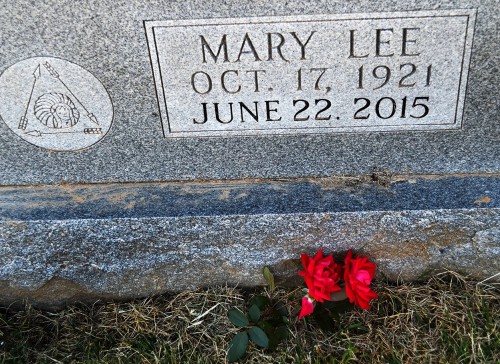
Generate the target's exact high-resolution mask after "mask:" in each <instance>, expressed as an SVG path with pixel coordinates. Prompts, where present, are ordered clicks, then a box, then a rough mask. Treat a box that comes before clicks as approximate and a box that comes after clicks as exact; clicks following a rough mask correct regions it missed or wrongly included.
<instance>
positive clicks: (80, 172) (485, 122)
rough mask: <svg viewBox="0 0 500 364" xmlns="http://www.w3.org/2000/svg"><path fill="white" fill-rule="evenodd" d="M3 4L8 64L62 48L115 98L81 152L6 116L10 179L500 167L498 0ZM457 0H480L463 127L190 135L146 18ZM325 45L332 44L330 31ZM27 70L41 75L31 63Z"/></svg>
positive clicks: (474, 1)
mask: <svg viewBox="0 0 500 364" xmlns="http://www.w3.org/2000/svg"><path fill="white" fill-rule="evenodd" d="M0 5H1V8H2V11H1V12H0V24H2V25H1V29H2V40H3V41H2V42H1V44H0V73H4V72H5V71H6V70H7V69H8V68H9V67H11V66H12V65H15V64H17V63H18V62H21V61H22V60H25V59H28V58H31V57H41V56H43V57H57V58H61V59H64V60H67V61H70V62H72V63H74V64H76V65H78V67H80V68H82V69H83V70H85V71H86V72H88V73H89V74H91V75H93V77H95V78H96V79H97V80H98V81H99V82H100V83H101V84H102V85H103V87H104V88H105V89H106V90H107V93H108V94H109V96H110V99H111V100H112V104H113V110H114V114H113V123H112V125H111V128H110V130H109V132H108V133H107V135H106V136H105V137H104V138H102V139H101V140H100V141H99V142H98V143H96V144H94V145H93V146H91V147H88V148H87V149H84V150H82V151H79V152H62V153H61V152H59V153H55V152H52V151H50V150H47V149H44V148H41V147H37V146H34V145H32V144H30V143H28V142H26V141H25V140H23V139H22V138H20V137H19V136H17V135H16V134H15V133H14V132H13V131H12V130H10V128H9V127H8V126H7V124H6V122H0V143H1V145H2V152H1V154H0V170H1V171H2V173H0V184H1V185H21V184H22V185H30V184H52V183H60V182H67V183H86V182H92V183H102V182H126V181H128V182H141V181H147V182H152V181H179V180H193V179H214V180H220V179H241V178H295V177H328V176H340V175H363V174H369V173H371V172H372V171H373V170H374V169H375V170H385V171H388V172H390V173H397V174H400V173H415V174H452V173H466V174H467V173H498V171H499V166H500V150H499V148H500V144H499V143H498V140H499V138H500V135H499V126H498V125H499V124H498V122H497V121H498V97H497V95H498V94H499V85H500V79H499V73H498V63H499V54H498V50H497V48H498V47H497V44H498V41H499V39H498V32H497V31H496V29H497V28H498V2H497V1H495V0H486V1H484V0H481V1H479V0H453V1H447V2H442V1H437V0H434V1H433V0H418V1H417V0H412V1H405V2H394V1H389V0H378V1H368V0H361V1H355V2H353V1H329V0H321V1H313V2H302V1H295V0H292V1H285V0H274V1H255V2H237V3H227V2H223V1H194V0H187V1H180V2H178V1H159V0H154V1H148V2H147V4H146V3H144V2H143V1H140V0H131V1H111V0H105V1H85V2H71V1H61V0H44V1H38V2H36V3H33V2H32V1H28V0H16V1H13V0H2V1H1V3H0ZM456 9H473V10H474V9H476V10H477V17H476V22H475V30H474V39H473V44H472V53H471V60H470V68H469V74H468V83H467V87H466V93H465V101H464V106H463V118H462V128H461V129H458V130H449V131H444V130H430V131H392V132H391V131H389V132H365V133H343V134H328V133H327V134H318V135H266V136H259V137H238V136H232V137H220V138H201V137H192V138H182V139H172V138H164V136H163V132H162V123H161V120H160V111H159V108H158V100H157V95H156V90H155V79H154V77H153V71H152V67H151V59H150V52H149V49H148V42H147V38H146V34H145V28H144V24H143V22H144V21H146V20H155V21H156V20H157V21H163V20H176V19H178V20H187V19H214V18H222V17H229V18H231V17H233V18H234V17H236V18H237V17H262V16H293V15H309V16H314V15H315V14H326V15H336V14H339V15H346V14H351V13H365V14H370V13H379V12H389V13H391V12H395V11H404V12H410V14H411V12H412V11H424V10H432V11H435V10H437V11H453V10H456ZM437 36H439V34H436V37H437ZM325 47H327V48H328V47H331V46H330V44H328V43H327V44H325ZM42 70H43V67H42ZM61 72H62V71H61ZM82 72H83V71H82ZM28 76H29V77H28V81H27V82H28V84H29V85H31V83H32V80H33V75H32V74H31V73H29V75H28ZM61 77H62V76H61ZM89 82H90V81H89ZM68 84H69V83H68ZM443 97H446V94H444V95H443ZM20 99H23V100H24V96H23V97H21V96H20ZM180 101H182V100H180ZM23 102H24V101H23ZM98 105H100V103H98ZM83 114H84V112H82V118H83ZM2 118H4V119H6V116H5V115H2ZM17 119H18V118H17V117H16V120H17ZM5 121H7V120H5ZM56 149H57V148H56Z"/></svg>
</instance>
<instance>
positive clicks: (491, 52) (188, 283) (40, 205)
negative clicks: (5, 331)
mask: <svg viewBox="0 0 500 364" xmlns="http://www.w3.org/2000/svg"><path fill="white" fill-rule="evenodd" d="M463 8H475V9H477V19H476V26H475V32H474V41H473V48H472V57H471V64H470V70H469V77H468V85H467V93H466V100H465V105H464V117H463V128H462V129H461V130H454V131H426V132H409V131H404V132H383V133H382V132H373V133H358V134H329V135H297V136H290V135H288V136H259V137H231V138H192V139H166V138H164V137H163V135H162V126H161V122H160V116H159V110H158V104H157V97H156V91H155V83H154V79H153V73H152V69H151V64H150V59H149V51H148V45H147V42H146V35H145V29H144V24H143V21H144V20H171V19H196V18H216V17H242V16H245V17H251V16H275V15H301V14H345V13H354V12H357V13H370V12H382V11H388V12H391V11H407V10H434V9H463ZM0 9H1V11H0V29H1V32H0V73H2V72H4V71H5V70H6V69H7V68H8V67H9V66H11V65H13V64H15V63H17V62H19V61H21V60H23V59H27V58H30V57H37V56H44V57H58V58H62V59H65V60H70V61H72V62H74V63H75V64H78V65H79V66H81V67H82V68H83V69H85V70H86V71H88V72H90V73H91V74H92V75H93V76H95V77H96V78H97V79H98V80H99V81H100V83H102V85H103V86H104V88H105V89H106V90H107V92H108V94H109V96H110V99H111V100H112V103H113V112H114V118H113V123H112V126H111V129H110V130H109V132H108V134H107V135H106V136H105V137H104V138H102V139H101V140H100V141H99V142H98V143H96V144H95V145H93V146H92V147H90V148H88V149H86V150H83V151H78V152H51V151H48V150H46V149H42V148H39V147H36V146H34V145H31V144H29V143H27V142H26V141H24V140H23V139H21V138H20V137H18V136H17V135H15V134H14V133H13V132H12V131H11V130H10V129H9V127H8V126H7V125H6V124H5V123H4V122H1V121H0V145H1V148H0V304H2V305H4V304H11V303H13V302H21V301H22V300H24V299H28V300H30V301H31V302H32V303H34V304H36V305H38V306H40V307H45V308H57V307H60V306H61V305H63V304H65V303H67V302H71V301H77V300H87V301H89V300H93V299H130V298H137V297H143V296H146V295H149V294H157V293H161V292H165V291H168V290H181V289H185V288H194V287H200V286H204V285H211V284H218V283H225V282H227V283H229V284H234V285H236V284H241V285H255V284H260V283H263V282H262V278H261V275H260V272H261V269H262V267H263V266H264V265H269V266H271V267H272V268H273V269H274V270H275V272H276V273H277V274H279V275H282V276H284V277H286V276H291V275H293V274H295V271H294V267H293V265H292V264H290V260H291V259H296V258H297V257H298V256H299V254H300V253H301V252H304V251H305V252H309V253H314V252H315V251H316V250H317V249H318V248H321V247H322V248H324V249H325V251H326V252H332V253H335V254H337V255H338V256H339V257H341V256H342V255H343V254H345V252H346V251H347V250H348V249H350V248H353V249H355V250H357V251H358V252H360V253H363V254H367V255H369V256H370V258H371V259H373V260H374V261H375V262H376V263H377V264H378V267H379V277H387V278H389V279H391V280H394V281H397V280H412V279H418V278H420V277H423V276H425V275H427V274H432V273H433V272H436V271H440V270H443V269H455V270H458V271H461V272H464V273H468V274H471V275H473V276H475V277H478V278H481V279H486V278H488V277H491V276H494V275H495V274H497V273H498V272H499V271H500V229H499V226H500V213H499V211H500V210H499V209H500V205H499V204H500V198H499V192H500V178H499V173H500V168H499V167H500V143H499V141H500V133H499V129H500V128H499V123H498V120H499V116H498V110H499V105H498V95H499V93H500V92H499V91H500V90H499V87H500V86H499V85H500V76H499V72H498V64H499V57H500V55H499V53H498V44H499V42H500V39H499V34H498V31H497V30H498V22H499V18H498V16H499V12H498V1H496V0H481V1H480V0H450V1H438V0H418V1H417V0H411V1H404V2H401V1H389V0H378V1H369V0H360V1H346V0H344V1H329V0H318V1H311V2H307V1H297V0H290V1H288V0H287V1H285V0H275V1H260V0H258V1H238V2H236V1H235V2H228V1H220V0H218V1H205V0H203V1H202V0H199V1H198V0H186V1H160V0H152V1H142V0H123V1H115V0H88V1H72V0H42V1H29V0H0ZM35 77H36V74H35ZM0 101H1V100H0ZM374 172H375V173H374ZM348 176H349V178H348ZM351 177H352V178H351ZM233 180H234V181H233ZM498 277H499V276H497V278H498Z"/></svg>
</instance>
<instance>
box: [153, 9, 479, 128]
mask: <svg viewBox="0 0 500 364" xmlns="http://www.w3.org/2000/svg"><path fill="white" fill-rule="evenodd" d="M475 15H476V11H475V10H474V9H465V10H438V11H414V12H395V13H370V14H344V15H314V16H289V17H288V16H287V17H265V18H235V19H203V20H168V21H146V22H145V27H146V34H147V39H148V44H149V51H150V56H151V64H152V68H153V74H154V79H155V83H156V89H157V94H158V103H159V108H160V113H161V119H162V125H163V132H164V136H165V137H226V136H249V135H270V134H303V133H307V134H310V133H339V132H341V133H346V132H347V133H352V132H365V131H401V130H436V129H440V130H450V129H460V128H461V127H462V113H463V106H464V101H465V92H466V86H467V72H468V67H469V61H470V56H471V48H472V37H473V29H474V21H475Z"/></svg>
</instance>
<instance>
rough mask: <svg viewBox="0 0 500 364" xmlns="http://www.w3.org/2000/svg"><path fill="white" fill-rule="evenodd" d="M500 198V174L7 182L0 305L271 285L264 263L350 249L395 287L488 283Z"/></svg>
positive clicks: (287, 268)
mask: <svg viewBox="0 0 500 364" xmlns="http://www.w3.org/2000/svg"><path fill="white" fill-rule="evenodd" d="M58 189H63V190H65V192H66V193H62V192H61V191H57V190H58ZM46 192H48V193H46ZM499 193H500V189H499V188H498V178H495V177H482V178H478V177H473V178H455V180H453V181H450V180H449V179H442V178H441V179H439V178H438V179H436V178H427V179H425V178H420V179H410V180H405V179H403V178H401V177H400V178H399V180H396V181H393V182H389V181H386V183H385V184H384V185H383V186H382V185H379V184H377V183H376V182H370V183H368V182H367V181H364V182H362V181H359V180H357V181H356V180H348V183H346V181H345V180H342V179H328V180H320V181H302V182H300V183H298V182H261V183H259V182H254V183H243V184H241V183H223V184H212V185H211V186H208V184H207V183H181V184H166V185H150V186H142V185H139V186H134V185H132V186H123V185H121V186H108V185H97V186H80V187H79V188H76V187H74V186H70V187H68V186H52V187H38V188H33V187H31V188H24V189H23V188H3V189H0V208H1V209H0V217H1V222H0V247H1V248H0V249H1V254H0V277H2V279H1V281H2V286H1V287H2V288H1V290H0V297H1V299H0V302H1V303H3V304H10V303H12V302H14V301H19V300H22V299H23V298H27V299H29V300H30V301H31V302H34V303H35V304H37V305H40V306H43V307H52V308H54V307H57V306H59V305H61V304H63V303H65V302H71V301H74V300H82V299H84V300H93V299H96V298H102V299H128V298H134V297H141V296H146V295H150V294H156V293H161V292H165V291H168V290H181V289H185V288H195V287H200V286H204V285H212V284H224V283H226V282H227V283H229V284H234V285H236V284H240V285H254V284H260V283H263V282H262V276H261V270H262V268H263V267H264V266H265V265H269V266H271V267H273V268H274V269H275V271H276V272H277V273H278V274H280V275H282V276H284V277H290V276H293V275H294V274H295V271H294V266H293V265H291V264H289V263H290V260H292V259H297V258H298V257H299V255H300V253H302V252H309V253H313V252H315V250H317V249H319V248H324V249H325V251H327V252H332V253H335V254H336V255H337V256H339V255H342V254H343V253H345V252H346V251H347V250H348V249H350V248H353V249H355V250H356V251H358V252H360V253H363V254H366V255H368V256H370V258H372V259H373V260H374V261H375V262H376V263H377V264H378V267H379V277H387V278H388V279H390V280H393V281H398V280H413V279H418V278H420V277H422V275H427V274H431V273H433V272H436V271H440V270H443V269H454V270H457V271H461V272H463V273H467V274H471V275H473V276H475V277H478V278H487V277H490V276H493V275H494V274H496V273H497V272H498V271H499V269H500V259H499V256H500V251H499V249H500V229H499V226H500V209H499V208H500V205H499V203H500V198H499V196H498V194H499ZM43 195H44V196H45V199H42V198H41V197H40V196H43ZM16 201H17V208H14V207H13V204H14V203H15V202H16ZM383 201H386V205H384V202H383ZM437 206H441V207H442V208H437ZM82 216H84V217H86V218H81V217H82ZM134 216H135V217H134ZM76 217H79V218H76ZM497 278H498V277H497Z"/></svg>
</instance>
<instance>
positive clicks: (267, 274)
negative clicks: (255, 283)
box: [262, 267, 276, 292]
mask: <svg viewBox="0 0 500 364" xmlns="http://www.w3.org/2000/svg"><path fill="white" fill-rule="evenodd" d="M262 274H263V275H264V279H265V280H266V282H267V284H268V285H269V289H270V290H271V292H272V291H274V290H275V288H276V284H275V283H274V276H273V274H272V273H271V270H270V269H269V267H264V269H263V270H262Z"/></svg>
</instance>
